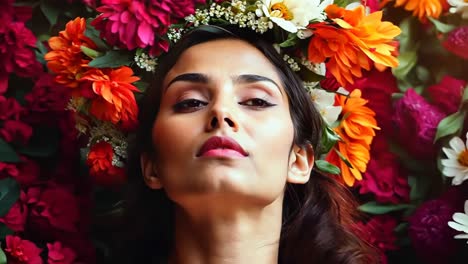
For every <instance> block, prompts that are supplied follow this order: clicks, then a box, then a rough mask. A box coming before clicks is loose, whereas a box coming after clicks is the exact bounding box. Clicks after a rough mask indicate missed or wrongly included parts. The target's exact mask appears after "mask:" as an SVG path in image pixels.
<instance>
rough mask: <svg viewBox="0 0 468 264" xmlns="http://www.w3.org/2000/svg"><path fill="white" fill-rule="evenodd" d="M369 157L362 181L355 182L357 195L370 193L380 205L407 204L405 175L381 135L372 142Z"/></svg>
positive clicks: (407, 195)
mask: <svg viewBox="0 0 468 264" xmlns="http://www.w3.org/2000/svg"><path fill="white" fill-rule="evenodd" d="M371 157H372V158H371V160H370V161H369V164H368V165H367V171H366V172H365V173H364V175H363V179H362V180H361V181H358V182H357V184H358V185H357V186H359V187H360V189H359V193H360V194H365V193H372V194H374V195H375V199H376V201H378V202H381V203H394V204H397V203H401V202H409V193H410V187H409V185H408V178H407V174H406V172H405V171H404V170H403V168H402V167H401V164H400V163H399V161H398V158H397V156H396V155H395V154H393V153H391V152H390V149H389V146H388V144H387V141H386V139H385V138H384V137H383V136H382V135H381V134H377V136H376V137H375V138H374V141H373V142H372V150H371Z"/></svg>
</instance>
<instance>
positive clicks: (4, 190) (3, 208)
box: [0, 178, 20, 217]
mask: <svg viewBox="0 0 468 264" xmlns="http://www.w3.org/2000/svg"><path fill="white" fill-rule="evenodd" d="M19 196H20V188H19V184H18V182H16V180H15V179H13V178H5V179H3V180H0V217H2V216H4V215H6V214H7V213H8V211H10V208H11V207H12V206H13V204H14V203H16V201H17V200H18V198H19Z"/></svg>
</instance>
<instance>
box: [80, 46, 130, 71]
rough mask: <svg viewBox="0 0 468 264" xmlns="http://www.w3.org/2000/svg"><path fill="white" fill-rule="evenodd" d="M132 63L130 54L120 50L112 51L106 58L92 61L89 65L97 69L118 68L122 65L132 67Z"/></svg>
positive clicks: (107, 53) (105, 55)
mask: <svg viewBox="0 0 468 264" xmlns="http://www.w3.org/2000/svg"><path fill="white" fill-rule="evenodd" d="M132 61H133V60H132V57H131V56H130V54H128V53H124V52H122V51H118V50H110V51H108V52H106V54H104V56H101V57H97V58H95V59H94V60H92V61H91V62H90V63H89V64H88V65H89V66H90V67H95V68H116V67H120V66H122V65H130V63H131V62H132Z"/></svg>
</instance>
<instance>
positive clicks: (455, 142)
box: [449, 137, 466, 153]
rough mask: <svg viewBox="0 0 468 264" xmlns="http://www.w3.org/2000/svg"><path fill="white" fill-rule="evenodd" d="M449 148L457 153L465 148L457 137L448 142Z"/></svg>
mask: <svg viewBox="0 0 468 264" xmlns="http://www.w3.org/2000/svg"><path fill="white" fill-rule="evenodd" d="M449 145H450V147H452V149H453V150H455V151H456V152H457V153H461V152H463V151H464V150H465V149H466V148H465V144H464V143H463V141H462V140H461V138H459V137H454V138H452V139H451V140H450V142H449Z"/></svg>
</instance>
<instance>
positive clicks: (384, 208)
mask: <svg viewBox="0 0 468 264" xmlns="http://www.w3.org/2000/svg"><path fill="white" fill-rule="evenodd" d="M413 207H414V205H411V204H378V203H377V202H376V201H372V202H368V203H365V204H363V205H361V206H359V207H358V209H359V210H361V211H363V212H365V213H369V214H376V215H380V214H386V213H390V212H394V211H400V210H404V209H409V208H413Z"/></svg>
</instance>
